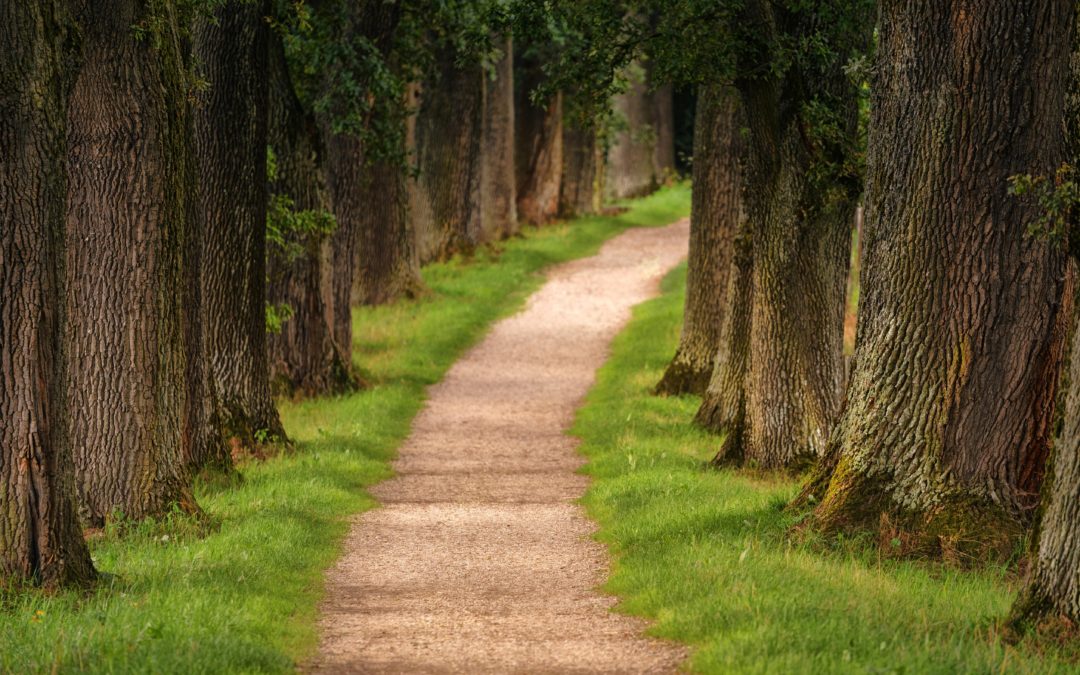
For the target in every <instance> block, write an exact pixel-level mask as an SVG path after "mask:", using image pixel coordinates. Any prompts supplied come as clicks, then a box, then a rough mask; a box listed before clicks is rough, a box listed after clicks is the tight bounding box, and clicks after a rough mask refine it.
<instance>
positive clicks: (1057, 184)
mask: <svg viewBox="0 0 1080 675" xmlns="http://www.w3.org/2000/svg"><path fill="white" fill-rule="evenodd" d="M1008 189H1009V194H1011V195H1015V196H1017V197H1024V198H1027V199H1029V200H1031V201H1033V202H1035V204H1036V205H1037V206H1038V208H1039V216H1038V218H1036V219H1035V220H1034V221H1033V222H1032V223H1031V225H1029V226H1028V234H1029V235H1030V236H1033V237H1040V238H1043V239H1047V240H1048V241H1050V242H1051V243H1053V244H1054V245H1057V246H1064V245H1065V244H1066V243H1067V242H1068V239H1069V237H1070V236H1071V233H1072V231H1073V230H1074V229H1075V228H1074V226H1073V223H1075V222H1076V208H1077V206H1080V184H1078V183H1077V181H1076V169H1075V167H1073V166H1072V165H1071V164H1062V165H1061V166H1060V167H1058V169H1057V171H1055V172H1054V176H1053V178H1049V177H1047V176H1033V175H1031V174H1018V175H1015V176H1010V177H1009V188H1008ZM1070 248H1072V247H1070Z"/></svg>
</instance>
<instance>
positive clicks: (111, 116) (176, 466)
mask: <svg viewBox="0 0 1080 675" xmlns="http://www.w3.org/2000/svg"><path fill="white" fill-rule="evenodd" d="M175 9H176V8H175V7H174V6H173V5H172V3H164V4H161V5H157V6H155V10H156V11H157V12H159V13H158V14H157V15H155V16H151V15H149V14H147V11H146V9H145V8H144V7H142V3H138V2H134V1H133V0H112V1H110V2H95V3H90V2H82V3H80V6H79V10H78V17H79V21H80V24H81V26H82V36H81V37H82V56H83V67H82V70H81V71H80V73H79V76H78V78H77V80H76V83H75V87H74V90H73V91H72V96H71V105H70V108H69V110H68V174H69V176H70V182H69V184H68V205H67V234H68V241H69V242H71V243H72V245H71V246H70V247H69V249H68V256H67V264H68V267H67V285H68V297H67V300H68V303H67V312H68V331H67V344H68V348H69V352H68V354H69V363H70V364H71V369H70V380H69V383H68V408H69V410H71V411H72V417H71V419H72V427H71V438H72V439H73V441H74V442H75V445H74V448H75V452H74V457H75V465H76V471H77V474H78V477H77V484H78V488H79V493H80V497H81V500H80V501H81V503H80V511H81V514H82V515H83V517H84V519H85V520H86V521H87V522H88V523H90V524H91V525H95V526H97V525H101V524H102V523H103V522H104V521H105V520H106V519H107V518H109V517H112V516H114V515H116V514H118V513H120V514H122V515H123V516H124V517H127V518H131V519H135V520H138V519H142V518H146V517H153V516H159V515H162V514H164V513H166V512H167V511H168V510H169V509H170V508H171V507H172V506H173V505H174V504H179V505H181V506H182V507H184V508H188V509H194V503H193V500H192V495H191V489H190V484H189V478H188V472H187V470H186V467H185V459H186V456H187V454H186V453H187V449H186V443H187V441H188V439H186V438H185V435H184V431H185V429H186V428H187V420H186V417H187V415H188V413H189V408H188V403H187V401H186V394H187V382H186V375H187V373H186V368H187V353H186V348H187V345H185V341H184V334H185V327H186V325H187V320H188V319H187V318H186V317H185V314H184V313H185V309H186V307H185V304H186V299H185V293H184V292H183V291H184V289H185V282H186V281H187V280H189V277H188V276H187V275H188V268H187V263H186V261H185V251H186V248H187V246H188V245H189V239H188V237H190V234H191V232H190V230H189V227H190V222H191V219H192V217H193V214H192V213H190V212H189V210H188V208H189V206H190V204H191V200H190V190H191V187H192V185H193V182H192V181H193V177H192V176H191V175H189V173H188V171H189V169H190V166H191V164H190V155H189V153H190V151H191V150H190V126H189V122H188V111H187V94H188V91H187V88H186V84H187V82H186V80H185V70H184V69H185V67H186V66H185V63H184V62H183V58H182V55H181V53H180V50H179V39H180V36H179V26H178V22H177V19H176V13H175ZM133 26H135V27H139V26H143V27H147V30H149V31H151V33H152V36H144V37H140V36H139V35H138V34H137V30H136V29H133V28H132V27H133Z"/></svg>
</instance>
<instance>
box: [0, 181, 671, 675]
mask: <svg viewBox="0 0 1080 675" xmlns="http://www.w3.org/2000/svg"><path fill="white" fill-rule="evenodd" d="M689 204H690V196H689V189H688V188H687V187H686V186H677V187H675V188H672V189H668V190H664V191H662V192H660V193H658V194H656V195H654V196H652V197H649V198H647V199H645V200H642V201H640V202H637V203H636V204H634V206H633V208H632V209H631V210H630V211H628V212H627V213H624V214H622V215H620V216H618V217H616V218H601V217H595V218H588V219H583V220H580V221H576V222H574V223H572V224H562V225H558V224H557V225H553V226H547V227H545V228H543V229H535V228H527V230H526V235H525V237H523V238H520V239H515V240H513V241H511V242H507V243H506V244H505V245H504V248H503V249H502V251H501V252H500V253H499V254H497V255H496V254H494V253H492V252H490V251H481V252H480V253H478V254H477V255H476V256H475V257H474V258H473V259H472V260H470V261H468V262H465V261H462V260H454V261H451V262H448V263H442V264H438V265H432V266H430V267H428V268H426V269H425V270H424V277H425V282H426V283H427V286H428V287H429V288H431V289H432V291H433V292H432V294H431V295H430V296H427V297H425V298H424V299H422V300H418V301H410V302H400V303H397V304H394V305H390V306H384V307H376V308H364V309H362V310H359V311H357V312H356V313H355V314H354V315H353V327H354V328H353V330H354V339H355V342H354V345H353V347H354V351H353V360H354V363H355V365H356V366H357V368H358V369H359V370H360V371H362V372H363V373H364V378H365V380H367V381H368V382H370V383H371V385H372V386H371V387H369V388H367V389H365V390H363V391H359V392H356V393H354V394H350V395H347V396H339V397H333V398H323V399H309V400H304V401H302V402H298V403H294V402H290V401H279V403H278V406H279V409H280V411H281V418H282V422H283V423H284V425H285V429H286V431H287V432H288V435H289V437H290V438H292V439H293V440H294V441H295V444H296V445H295V450H294V451H293V452H289V453H283V454H280V455H275V456H273V457H271V458H270V459H268V460H266V461H264V462H258V463H249V464H246V465H244V466H242V467H241V468H240V470H241V472H242V476H243V477H242V479H236V478H230V477H225V476H204V477H203V479H202V480H200V481H199V483H198V484H197V486H196V488H197V489H196V493H197V494H196V496H197V499H198V502H199V504H200V505H201V506H202V508H203V509H204V510H205V512H206V515H205V516H204V517H205V518H206V519H207V520H205V521H199V522H209V523H210V525H208V526H205V531H198V530H197V527H196V524H195V522H193V521H192V519H191V518H190V517H187V516H177V517H176V518H173V519H166V520H165V521H164V522H156V523H155V522H147V523H139V524H135V525H134V526H128V529H127V530H126V531H125V532H124V533H120V532H119V531H115V532H114V531H109V532H107V533H106V534H105V536H102V537H97V538H94V539H93V540H91V542H90V545H91V551H92V554H93V556H94V560H95V563H96V565H97V567H98V569H99V570H101V571H103V572H104V573H106V574H109V575H112V576H108V577H107V578H106V580H105V581H104V582H103V583H102V584H101V585H100V586H99V587H98V588H97V589H96V590H95V591H93V592H92V593H90V594H89V595H84V594H82V593H76V592H65V593H58V594H55V595H47V594H42V593H39V592H27V591H25V590H24V591H14V592H11V593H9V594H8V595H5V596H0V672H4V673H7V672H13V673H34V672H92V673H147V672H152V673H185V674H186V673H253V672H260V673H261V672H280V673H292V672H295V669H296V664H297V663H298V662H300V661H302V660H303V659H306V658H308V657H310V656H311V655H312V653H313V650H314V648H315V645H316V640H317V633H316V625H315V621H316V617H317V614H316V611H317V605H318V602H319V599H320V597H321V596H322V593H323V586H322V583H323V582H322V578H323V573H324V570H325V569H326V568H327V567H329V566H330V565H331V564H332V563H333V561H334V560H335V559H336V558H337V557H338V555H339V553H340V550H341V541H342V539H343V538H344V536H345V533H346V531H347V528H348V525H349V522H350V521H349V519H350V517H351V516H352V515H353V514H356V513H358V512H360V511H364V510H366V509H369V508H372V507H373V506H374V505H375V502H374V501H373V500H372V499H371V497H370V496H368V495H367V493H366V492H364V489H365V488H366V487H368V486H370V485H371V484H373V483H375V482H377V481H379V480H383V479H385V478H388V477H389V476H390V467H389V462H390V460H391V459H392V458H393V456H394V452H395V449H396V448H397V447H398V445H399V444H400V443H401V442H402V441H403V440H404V439H405V437H406V436H407V435H408V434H409V428H410V425H411V422H412V418H413V416H414V415H415V414H416V413H417V412H418V411H419V410H420V407H421V406H422V405H423V401H424V390H425V388H426V387H427V386H428V385H430V384H433V383H435V382H438V381H439V380H440V379H441V378H442V376H443V374H444V373H445V372H446V370H447V369H448V368H449V367H450V365H451V364H452V363H453V362H454V360H455V359H457V358H458V357H459V356H460V355H461V354H462V353H463V352H464V351H465V350H466V349H468V348H469V347H470V346H471V345H472V344H474V343H475V342H476V341H477V340H479V339H480V338H481V337H482V336H483V335H484V333H485V332H486V330H487V328H488V326H490V325H491V322H492V321H494V320H496V319H498V318H500V317H502V316H505V315H507V314H509V313H510V312H513V311H515V310H516V309H518V308H519V307H520V306H521V305H522V303H523V302H524V300H525V298H526V297H527V296H528V294H529V293H530V292H531V291H533V290H534V289H536V288H537V287H538V286H539V285H540V283H541V282H542V280H543V277H542V276H541V275H540V274H538V272H539V271H540V270H542V269H543V268H545V267H547V266H548V265H551V264H554V263H558V262H563V261H566V260H570V259H573V258H578V257H581V256H584V255H589V254H591V253H593V252H595V251H596V250H597V249H598V248H599V247H600V245H601V244H602V243H603V242H604V241H605V240H607V239H608V238H610V237H611V236H613V235H615V234H618V233H619V232H622V231H623V230H625V229H626V228H628V227H632V226H636V225H662V224H665V223H668V222H671V221H672V220H675V219H677V218H680V217H683V216H685V215H686V214H687V213H688V211H689ZM166 536H167V538H166Z"/></svg>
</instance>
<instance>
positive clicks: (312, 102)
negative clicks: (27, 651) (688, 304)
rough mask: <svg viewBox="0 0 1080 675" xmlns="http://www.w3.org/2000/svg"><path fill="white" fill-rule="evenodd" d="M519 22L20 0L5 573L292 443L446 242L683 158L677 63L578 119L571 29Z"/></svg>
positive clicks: (585, 203)
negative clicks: (284, 412)
mask: <svg viewBox="0 0 1080 675" xmlns="http://www.w3.org/2000/svg"><path fill="white" fill-rule="evenodd" d="M511 34H512V31H511V14H510V12H509V9H508V6H506V5H505V4H504V3H501V2H496V1H491V2H478V1H465V0H447V1H435V0H407V1H402V2H360V3H357V2H349V1H347V0H322V1H319V2H311V3H305V2H302V1H299V0H296V1H285V0H280V1H277V0H274V1H272V0H109V1H108V2H89V1H88V0H31V1H29V2H6V1H5V2H3V3H2V5H0V44H2V45H3V49H2V50H0V205H2V206H0V214H2V220H0V236H2V245H3V246H2V248H0V276H2V287H0V347H2V350H0V363H2V383H3V386H2V387H0V420H2V422H0V481H2V486H0V514H2V515H0V576H2V577H3V580H2V581H3V583H4V584H5V585H7V584H9V583H14V584H21V583H30V584H37V585H42V586H46V587H56V586H63V585H86V584H89V583H91V582H92V581H93V580H94V578H95V574H96V573H95V570H94V567H93V564H92V562H91V559H90V555H89V553H88V549H87V546H86V543H85V540H84V536H83V531H84V529H85V528H100V527H103V526H104V525H105V524H107V523H109V522H115V521H117V520H118V519H122V520H130V521H138V520H142V519H144V518H154V517H161V516H163V515H165V514H167V513H169V512H171V511H173V510H175V509H180V510H181V511H184V512H188V513H197V512H198V510H199V507H198V504H197V503H196V502H195V498H194V495H193V488H192V486H193V480H194V477H195V476H196V475H198V474H199V472H201V471H204V470H219V471H231V470H233V465H234V461H235V460H236V459H238V458H241V457H246V456H251V455H254V456H261V455H262V454H264V453H265V452H266V451H267V449H268V448H269V447H273V446H279V447H282V448H287V447H288V446H289V439H288V438H287V435H286V433H285V430H284V429H283V427H282V424H281V421H280V419H279V417H278V412H277V410H276V408H275V403H274V396H275V395H285V396H301V395H322V394H335V393H342V392H347V391H350V390H353V389H355V388H357V387H359V386H363V383H362V382H360V381H359V378H358V377H357V375H356V373H354V372H353V366H352V358H351V353H352V346H353V338H352V315H351V309H352V308H353V307H355V306H357V305H371V304H381V303H387V302H391V301H393V300H395V299H397V298H402V297H416V296H420V295H423V294H424V293H425V292H426V290H425V288H424V283H423V280H422V277H421V275H420V266H421V265H423V264H425V263H428V262H431V261H437V260H445V259H447V258H449V257H451V256H453V255H455V254H458V253H469V252H471V251H473V250H474V249H475V248H476V247H478V246H481V245H485V244H487V243H490V242H494V241H497V240H500V239H504V238H506V237H509V236H512V235H514V234H516V233H517V232H518V229H519V221H521V222H532V223H536V224H542V223H545V222H548V221H551V220H553V219H555V218H559V217H568V216H573V215H579V214H588V213H595V212H597V211H598V210H599V209H600V206H601V203H602V201H603V200H604V199H605V198H606V199H611V198H616V199H618V198H623V197H629V196H634V195H637V194H642V193H644V192H647V191H649V190H652V189H654V188H655V187H656V186H657V185H658V184H659V183H661V182H662V181H663V180H665V179H666V176H667V175H668V174H669V173H671V172H672V171H673V165H674V158H673V150H669V151H664V150H662V149H661V148H662V147H664V146H666V147H668V148H673V137H672V134H673V128H672V113H671V106H672V98H671V91H670V88H669V89H667V90H662V91H659V92H658V91H654V89H653V88H651V87H648V86H647V84H646V83H645V82H644V81H642V82H639V83H638V84H637V85H636V88H635V89H632V90H628V91H625V92H623V93H622V94H621V95H620V96H618V97H616V98H615V99H614V101H615V102H616V103H615V104H614V105H613V104H609V105H608V106H607V108H608V110H607V111H606V112H605V113H603V114H596V115H593V116H591V117H586V116H578V117H575V118H573V119H571V118H570V116H569V115H565V116H564V113H563V94H562V92H559V91H548V92H544V93H540V92H539V89H540V85H541V84H542V83H543V82H544V81H545V80H546V75H545V67H546V65H547V64H548V63H549V62H550V61H551V59H552V58H553V56H552V55H553V54H554V53H555V51H556V49H557V47H556V46H555V44H554V42H553V41H554V39H555V34H554V33H553V32H550V31H549V32H547V33H543V34H542V33H536V34H535V35H534V36H533V38H532V39H530V38H529V37H528V36H525V37H523V38H522V39H520V40H514V38H512V37H511ZM619 106H621V107H622V108H625V109H626V110H627V112H626V114H625V115H619V114H616V113H615V112H614V111H615V108H616V107H619ZM616 119H621V120H623V121H622V122H621V123H620V124H619V125H616V124H614V122H612V120H616ZM644 130H647V133H645V131H644ZM605 177H608V178H610V183H609V182H608V181H605V180H604V178H605Z"/></svg>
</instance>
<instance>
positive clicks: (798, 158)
mask: <svg viewBox="0 0 1080 675" xmlns="http://www.w3.org/2000/svg"><path fill="white" fill-rule="evenodd" d="M772 12H773V8H772V6H771V5H769V4H768V3H764V2H759V3H749V4H748V5H747V15H746V17H747V18H746V20H747V21H748V22H752V23H754V24H755V25H756V26H758V27H760V31H761V34H763V35H767V34H768V32H769V31H772V30H776V26H777V23H776V18H775V17H774V16H773V15H772ZM790 28H791V29H792V30H794V31H796V32H797V31H799V30H802V27H799V26H793V27H790ZM811 30H812V28H811ZM796 34H797V33H796ZM798 79H804V80H805V82H803V83H795V80H798ZM737 85H738V88H739V90H740V94H741V98H742V103H743V110H744V114H745V118H744V119H745V120H746V123H747V128H748V130H749V135H748V151H747V161H746V165H745V167H744V173H743V176H744V189H743V195H744V199H745V204H746V210H747V218H748V221H747V224H746V227H747V232H746V233H745V234H744V235H742V236H744V237H746V238H748V239H749V240H750V241H751V242H752V249H753V250H752V252H751V255H752V261H753V263H752V265H750V266H749V267H750V269H751V272H750V274H751V278H750V280H749V282H748V283H749V286H748V288H750V289H751V290H752V292H750V293H749V295H748V296H747V297H746V298H744V297H742V296H736V297H733V298H731V299H730V300H729V302H728V307H730V310H729V311H730V312H732V313H733V314H736V315H737V316H738V317H739V320H740V321H741V320H743V319H744V318H745V317H744V316H743V314H742V312H744V311H747V312H748V324H747V326H746V328H747V330H748V333H747V337H746V338H745V339H746V340H747V341H748V343H747V345H745V346H746V347H747V348H748V359H747V361H746V363H745V364H744V363H742V362H741V361H738V360H736V361H734V362H731V363H729V362H727V361H726V360H725V358H724V357H723V355H720V357H718V358H717V362H716V366H715V367H716V368H717V369H720V370H721V372H719V373H715V374H714V377H713V378H712V382H713V384H715V385H716V387H710V389H711V391H708V392H707V395H706V397H705V400H704V401H703V404H702V409H701V410H699V412H698V419H699V421H702V422H705V423H706V425H707V426H709V427H710V428H712V429H714V430H716V431H720V432H723V433H724V434H725V440H724V443H723V445H722V446H721V449H720V452H719V453H718V454H717V457H716V460H715V461H716V462H717V463H720V464H723V463H747V464H750V465H753V466H757V467H761V468H766V469H780V468H784V469H797V468H799V467H801V466H803V465H805V464H807V463H810V462H813V461H814V460H815V459H816V458H817V457H818V456H819V455H820V454H821V453H822V451H823V450H824V446H825V442H826V439H827V438H828V437H829V433H830V431H831V428H832V426H833V424H834V422H835V420H836V418H837V416H838V413H839V409H840V405H841V402H842V387H843V382H844V364H843V321H844V289H845V286H846V281H847V271H848V254H849V252H850V236H851V223H852V217H853V214H854V209H855V198H854V193H856V192H857V186H856V185H855V181H853V180H851V179H849V178H844V173H843V171H842V170H841V169H838V168H836V167H835V166H834V165H836V164H839V165H841V166H842V165H843V162H842V161H840V162H838V161H837V159H836V158H835V157H832V156H831V153H833V152H836V153H839V152H842V151H841V150H839V148H840V147H845V146H851V145H854V139H855V137H856V133H857V98H856V90H855V88H854V86H853V85H852V84H851V83H850V81H849V79H848V77H847V75H846V74H845V73H844V72H843V68H842V63H840V62H839V61H837V62H835V63H833V64H832V65H831V66H829V67H827V68H825V69H823V70H822V72H812V73H804V74H803V76H802V78H791V77H789V78H785V79H784V80H783V81H781V80H779V79H775V78H750V79H746V80H741V81H739V82H738V83H737ZM808 85H812V86H808ZM815 99H817V100H827V101H830V102H831V103H830V110H831V113H832V119H833V123H834V124H835V126H836V129H837V133H838V135H839V136H841V137H842V138H843V139H846V142H838V141H837V140H836V139H833V140H830V141H828V142H827V143H828V145H826V142H825V141H823V140H822V139H820V138H819V137H817V135H816V134H818V131H817V130H816V129H815V127H814V123H813V122H812V121H811V120H808V119H807V118H806V117H805V116H806V114H807V113H806V109H807V108H806V106H807V104H808V103H809V102H810V101H812V100H815ZM828 148H832V149H831V150H830V149H828ZM736 274H738V272H737V273H736ZM735 288H740V290H742V289H741V287H740V286H739V285H738V284H736V285H735ZM747 299H748V304H749V308H748V309H747V308H744V307H737V306H736V305H737V303H739V302H744V301H747ZM732 339H734V340H735V341H736V342H738V343H740V344H738V345H737V347H738V348H736V346H732V345H728V346H725V345H724V344H723V342H724V341H725V340H732ZM743 339H744V338H743V336H742V335H741V334H739V333H738V332H737V331H729V333H728V334H726V335H724V336H723V337H722V349H732V350H733V351H734V352H735V353H740V352H739V349H741V348H742V347H743V346H744V345H742V344H741V341H742V340H743ZM729 369H734V370H733V371H732V372H727V371H728V370H729ZM739 379H742V380H743V386H742V391H741V393H739V392H737V390H735V389H731V390H728V389H727V387H729V386H732V385H734V383H735V382H737V381H738V380H739Z"/></svg>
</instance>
